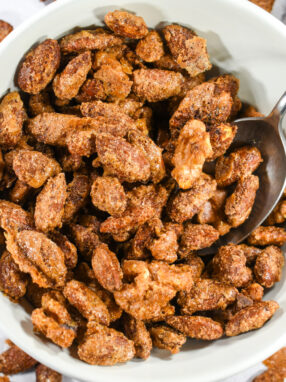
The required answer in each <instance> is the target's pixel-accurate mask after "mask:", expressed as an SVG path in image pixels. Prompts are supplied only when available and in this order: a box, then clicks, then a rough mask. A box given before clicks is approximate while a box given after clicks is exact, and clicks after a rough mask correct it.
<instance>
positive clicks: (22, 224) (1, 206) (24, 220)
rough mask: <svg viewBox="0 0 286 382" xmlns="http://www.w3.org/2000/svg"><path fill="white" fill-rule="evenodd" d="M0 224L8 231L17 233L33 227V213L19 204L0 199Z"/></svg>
mask: <svg viewBox="0 0 286 382" xmlns="http://www.w3.org/2000/svg"><path fill="white" fill-rule="evenodd" d="M0 226H1V228H3V229H4V230H5V231H6V232H9V233H13V232H15V233H17V232H19V231H23V230H28V229H33V228H34V221H33V218H32V215H31V214H30V213H29V212H27V211H25V210H23V209H22V208H21V207H20V206H19V205H18V204H15V203H11V202H8V201H7V200H0Z"/></svg>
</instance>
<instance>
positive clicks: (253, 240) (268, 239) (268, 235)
mask: <svg viewBox="0 0 286 382" xmlns="http://www.w3.org/2000/svg"><path fill="white" fill-rule="evenodd" d="M247 240H248V243H249V244H252V245H259V246H266V245H277V246H279V247H280V246H282V245H283V244H284V243H285V242H286V230H285V229H284V228H282V227H275V226H268V227H263V226H260V227H258V228H256V229H255V230H254V231H253V232H252V233H251V234H250V235H249V236H248V239H247Z"/></svg>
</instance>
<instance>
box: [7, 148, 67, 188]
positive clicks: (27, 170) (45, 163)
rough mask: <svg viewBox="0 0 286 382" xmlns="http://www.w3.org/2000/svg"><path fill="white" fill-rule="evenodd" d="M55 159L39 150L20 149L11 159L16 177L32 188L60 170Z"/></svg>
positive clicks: (40, 184) (39, 185)
mask: <svg viewBox="0 0 286 382" xmlns="http://www.w3.org/2000/svg"><path fill="white" fill-rule="evenodd" d="M60 169H61V168H60V165H59V164H58V162H57V161H56V160H55V159H52V158H49V157H48V156H47V155H45V154H42V153H41V152H39V151H32V150H20V151H18V152H17V153H16V154H15V156H14V159H13V170H14V171H15V174H16V175H17V177H18V178H19V179H20V180H21V181H22V182H25V183H27V184H28V185H29V186H31V187H33V188H39V187H41V186H42V185H43V184H44V183H45V181H46V180H47V179H48V178H49V177H50V176H54V175H57V174H58V173H59V172H60Z"/></svg>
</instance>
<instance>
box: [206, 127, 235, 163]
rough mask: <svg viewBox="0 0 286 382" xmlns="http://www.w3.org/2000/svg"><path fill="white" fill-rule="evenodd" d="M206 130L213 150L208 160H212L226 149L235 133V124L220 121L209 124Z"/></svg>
mask: <svg viewBox="0 0 286 382" xmlns="http://www.w3.org/2000/svg"><path fill="white" fill-rule="evenodd" d="M207 131H208V133H209V135H210V142H211V147H212V150H213V154H212V156H211V157H210V158H208V160H209V161H212V160H215V159H216V158H218V157H220V156H221V155H223V154H224V153H225V152H226V151H227V149H228V148H229V146H230V145H231V143H232V141H233V139H234V137H235V135H236V132H237V126H236V125H232V124H230V123H221V124H218V125H211V126H209V127H208V129H207Z"/></svg>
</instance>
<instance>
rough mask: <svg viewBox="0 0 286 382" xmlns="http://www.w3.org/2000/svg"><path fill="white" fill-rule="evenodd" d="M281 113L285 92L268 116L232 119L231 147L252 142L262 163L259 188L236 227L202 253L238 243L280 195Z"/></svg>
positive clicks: (284, 145)
mask: <svg viewBox="0 0 286 382" xmlns="http://www.w3.org/2000/svg"><path fill="white" fill-rule="evenodd" d="M285 112H286V92H285V93H284V94H283V96H282V97H281V98H280V100H279V101H278V103H277V104H276V106H275V107H274V109H273V110H272V112H271V113H270V114H269V116H268V117H260V118H242V119H238V120H236V121H234V123H235V124H236V125H237V126H238V132H237V134H236V137H235V139H234V141H233V143H232V145H231V149H234V148H237V147H241V146H244V145H253V146H255V147H257V148H258V149H259V150H260V152H261V155H262V158H263V163H262V164H261V165H260V166H259V168H258V169H257V171H256V174H257V175H258V176H259V181H260V187H259V189H258V191H257V194H256V198H255V202H254V205H253V209H252V212H251V214H250V216H249V218H248V219H247V220H246V221H245V222H244V223H243V224H242V225H241V226H240V227H238V228H235V229H232V230H230V232H229V233H228V234H227V235H225V236H222V237H221V238H220V239H219V240H218V241H217V242H216V243H215V245H214V247H211V248H208V250H207V249H206V250H203V251H204V252H205V254H211V253H214V252H215V251H214V249H217V248H218V247H220V246H221V245H226V244H229V243H234V244H238V243H240V242H242V241H243V240H245V239H246V238H247V236H249V234H250V233H251V232H252V231H253V230H254V229H255V228H257V227H258V226H260V225H261V224H262V223H263V221H264V220H265V219H266V218H267V216H268V215H269V214H270V213H271V211H272V210H273V208H274V207H275V205H276V204H277V203H278V201H279V199H280V197H281V196H282V193H283V191H284V188H285V186H286V140H285V137H284V134H283V131H282V119H283V116H284V114H285ZM202 254H203V253H202Z"/></svg>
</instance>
